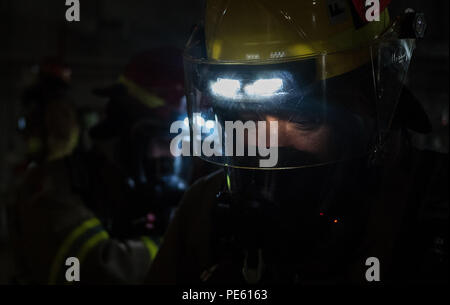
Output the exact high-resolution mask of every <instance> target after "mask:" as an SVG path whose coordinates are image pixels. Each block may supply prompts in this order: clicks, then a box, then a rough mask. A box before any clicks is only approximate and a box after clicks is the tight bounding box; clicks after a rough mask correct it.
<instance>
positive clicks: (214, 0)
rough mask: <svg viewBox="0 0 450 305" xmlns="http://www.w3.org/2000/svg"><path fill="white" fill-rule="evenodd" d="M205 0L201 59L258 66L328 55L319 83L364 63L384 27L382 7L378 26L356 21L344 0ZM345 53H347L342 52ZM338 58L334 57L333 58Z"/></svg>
mask: <svg viewBox="0 0 450 305" xmlns="http://www.w3.org/2000/svg"><path fill="white" fill-rule="evenodd" d="M331 2H332V3H333V4H330V1H324V0H307V1H290V0H279V1H268V0H245V1H242V0H239V1H233V0H231V1H230V0H211V1H207V4H206V14H205V36H206V37H205V38H206V48H207V55H208V58H209V59H210V60H215V61H218V62H240V63H262V62H265V61H287V60H293V59H298V58H304V57H311V56H317V55H323V54H329V56H328V57H327V62H326V63H324V62H323V61H318V62H317V64H318V65H326V66H327V69H323V68H321V67H320V66H319V67H318V68H319V70H320V71H325V73H323V74H321V75H318V77H319V78H322V79H325V78H329V77H333V76H336V75H340V74H343V73H346V72H348V71H351V70H353V69H355V68H356V67H359V66H361V65H362V64H363V63H366V62H368V60H369V54H368V52H367V48H364V47H367V46H368V45H369V44H370V43H372V42H373V41H374V40H376V39H377V38H378V37H379V36H380V34H382V33H383V32H384V31H385V30H386V29H387V28H388V26H389V23H390V20H389V13H388V10H387V8H386V9H384V11H382V12H381V13H380V21H377V22H367V23H365V24H364V23H363V22H362V21H360V20H358V18H359V16H357V15H356V12H355V11H354V9H353V7H352V6H351V5H350V3H349V2H348V1H331ZM342 51H347V52H342ZM338 52H339V53H338ZM337 53H338V54H337Z"/></svg>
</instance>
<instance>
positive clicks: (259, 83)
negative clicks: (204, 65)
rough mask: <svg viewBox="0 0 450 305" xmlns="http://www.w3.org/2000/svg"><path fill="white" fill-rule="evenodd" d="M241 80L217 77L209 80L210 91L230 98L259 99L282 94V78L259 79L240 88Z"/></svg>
mask: <svg viewBox="0 0 450 305" xmlns="http://www.w3.org/2000/svg"><path fill="white" fill-rule="evenodd" d="M241 87H242V86H241V81H240V80H237V79H226V78H218V79H217V81H215V82H211V92H212V93H213V94H214V95H215V96H218V97H222V98H230V99H243V98H250V99H251V98H254V99H260V98H265V97H273V96H274V95H276V94H277V95H279V94H284V93H285V92H280V91H281V89H283V80H282V79H281V78H272V79H259V80H256V81H255V82H253V83H249V84H247V85H246V86H245V87H244V90H243V92H242V90H241Z"/></svg>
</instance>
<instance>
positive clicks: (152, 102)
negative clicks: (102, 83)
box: [119, 75, 164, 108]
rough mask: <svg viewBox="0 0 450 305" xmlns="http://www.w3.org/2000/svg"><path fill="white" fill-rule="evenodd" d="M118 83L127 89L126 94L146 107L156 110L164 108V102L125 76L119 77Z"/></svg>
mask: <svg viewBox="0 0 450 305" xmlns="http://www.w3.org/2000/svg"><path fill="white" fill-rule="evenodd" d="M119 83H121V84H123V85H124V86H125V87H126V88H127V89H128V93H129V94H130V95H131V96H133V97H134V98H136V99H137V100H138V101H139V102H141V103H143V104H144V105H146V106H147V107H150V108H156V107H160V106H164V100H163V99H162V98H160V97H158V96H156V95H154V94H151V93H150V92H148V91H147V90H145V89H144V88H142V87H141V86H139V85H137V84H136V83H135V82H133V81H131V80H129V79H128V78H126V77H125V76H123V75H122V76H120V77H119Z"/></svg>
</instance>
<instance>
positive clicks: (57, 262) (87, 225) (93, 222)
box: [49, 218, 100, 284]
mask: <svg viewBox="0 0 450 305" xmlns="http://www.w3.org/2000/svg"><path fill="white" fill-rule="evenodd" d="M98 225H100V220H98V219H97V218H91V219H89V220H86V221H85V222H83V223H82V224H81V225H79V226H78V227H76V228H75V229H74V230H73V231H72V232H71V233H70V234H69V235H68V236H67V237H66V239H65V240H64V242H63V243H62V245H61V246H60V247H59V250H58V252H57V254H56V256H55V259H54V260H53V264H52V267H51V269H50V277H49V283H50V284H55V283H56V278H57V276H58V274H59V270H60V267H61V265H62V262H63V260H64V258H65V256H66V255H67V252H69V250H70V247H71V246H72V244H73V242H74V241H75V240H77V238H79V237H80V236H81V235H83V234H84V233H85V232H86V231H87V230H89V229H91V228H94V227H96V226H98Z"/></svg>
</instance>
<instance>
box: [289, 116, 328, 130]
mask: <svg viewBox="0 0 450 305" xmlns="http://www.w3.org/2000/svg"><path fill="white" fill-rule="evenodd" d="M323 121H324V119H323V114H322V113H317V112H315V113H312V112H309V113H308V112H304V113H302V114H301V115H295V116H293V117H291V123H293V124H294V126H295V128H296V129H299V130H312V129H316V128H317V127H319V126H320V125H322V123H323Z"/></svg>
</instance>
